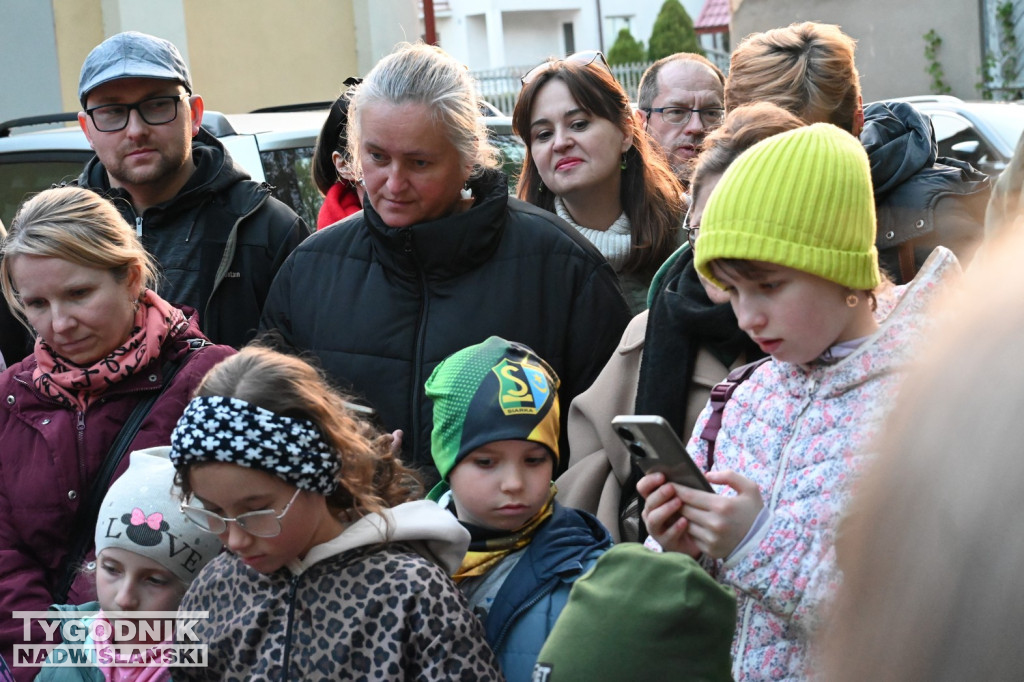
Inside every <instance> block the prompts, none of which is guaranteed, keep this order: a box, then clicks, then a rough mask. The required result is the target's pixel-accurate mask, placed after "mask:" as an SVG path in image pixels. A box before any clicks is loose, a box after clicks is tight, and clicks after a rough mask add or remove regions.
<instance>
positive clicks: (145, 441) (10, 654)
mask: <svg viewBox="0 0 1024 682" xmlns="http://www.w3.org/2000/svg"><path fill="white" fill-rule="evenodd" d="M156 274H157V273H156V268H155V266H154V263H153V261H152V260H151V258H150V256H149V255H148V254H147V253H146V252H145V251H144V250H143V248H142V246H141V244H140V243H139V241H138V239H137V238H136V237H135V233H134V231H133V230H132V228H131V227H130V226H129V225H128V224H127V223H125V222H124V220H123V219H122V218H121V216H120V214H119V213H118V212H117V210H116V209H115V208H114V207H113V205H112V204H110V203H109V202H107V201H106V200H105V199H103V198H102V197H100V196H99V195H97V194H95V193H93V192H90V191H88V190H84V189H80V188H74V187H62V188H56V189H51V190H47V191H45V192H41V193H40V194H38V195H36V196H35V197H33V198H32V199H29V200H28V201H27V202H26V203H25V204H23V205H22V207H21V208H20V209H19V211H18V214H17V216H15V218H14V221H13V223H12V224H11V228H10V234H9V235H8V237H7V238H6V240H5V241H4V243H3V251H2V260H0V288H2V290H3V294H4V298H5V299H6V300H7V303H8V304H9V305H10V306H11V309H12V310H13V311H15V313H16V314H17V315H18V316H19V317H20V318H21V319H22V320H23V321H25V322H26V323H27V325H28V326H30V328H31V329H32V330H33V331H34V334H35V347H34V351H33V353H32V354H31V355H29V356H28V357H27V358H25V359H24V360H23V361H21V362H19V363H15V364H13V365H12V366H11V367H9V368H8V369H7V370H6V371H4V373H3V374H0V656H2V657H3V658H5V659H6V660H8V661H10V662H11V667H12V669H13V671H14V674H15V678H16V679H18V680H23V679H31V678H32V677H33V676H34V675H35V672H36V671H35V669H34V667H31V666H29V667H25V666H22V665H19V658H18V657H17V656H15V655H14V651H13V648H14V647H15V646H16V645H20V644H33V643H44V641H45V639H44V637H43V631H42V629H41V628H39V626H38V625H37V624H33V625H34V626H35V627H33V628H32V629H31V631H30V637H29V638H28V639H29V640H31V641H25V640H26V638H25V636H24V634H23V628H22V621H21V620H20V619H19V620H15V619H14V618H13V616H12V612H14V611H45V610H46V609H47V607H49V605H50V604H52V603H53V602H54V601H61V596H62V595H59V594H57V592H59V591H60V585H61V583H62V578H63V576H64V575H65V572H66V570H67V568H68V566H67V565H66V564H69V563H71V562H70V561H69V559H68V554H69V551H70V548H71V546H72V544H73V542H74V539H75V538H74V537H72V528H74V527H75V522H76V515H77V514H79V513H80V512H81V510H82V509H83V507H85V506H86V498H87V497H89V493H90V489H91V487H92V485H93V480H94V479H95V478H96V476H97V474H98V472H99V470H100V468H101V464H102V462H103V460H104V459H105V457H106V456H107V453H108V451H109V450H110V449H111V445H112V444H113V442H114V440H115V439H116V438H117V435H118V433H119V432H120V430H121V428H122V426H123V425H124V423H125V422H126V420H127V419H128V416H129V414H131V412H132V409H133V408H134V407H135V406H136V405H137V404H138V403H139V402H141V401H143V400H145V399H146V398H147V397H149V396H152V395H153V394H154V393H157V394H158V395H159V398H158V399H157V400H156V402H155V403H154V404H153V405H152V407H151V409H150V410H149V412H148V413H147V415H146V417H145V418H144V420H143V421H142V423H141V425H140V427H139V429H138V432H137V434H136V435H135V437H134V438H133V439H132V441H131V443H130V446H129V448H128V450H127V452H131V451H132V450H141V449H143V448H148V447H151V446H155V445H166V444H169V443H170V434H171V430H172V429H173V428H174V425H175V423H176V422H177V420H178V417H179V416H181V413H182V412H183V411H184V408H185V405H186V403H187V402H188V400H189V398H190V397H191V395H192V392H193V389H194V388H195V387H196V386H197V385H198V384H199V381H200V380H201V379H202V377H203V376H204V375H205V374H206V371H207V370H208V369H209V368H210V367H212V366H213V365H214V364H216V363H217V362H218V361H220V360H221V359H223V358H225V357H227V356H228V355H230V354H232V353H233V352H234V351H233V350H232V349H231V348H229V347H228V346H211V345H209V342H208V341H207V340H206V337H205V336H203V334H202V332H201V331H200V330H199V325H198V321H197V319H196V316H195V314H194V311H191V310H189V309H184V310H183V309H180V308H177V307H175V306H173V305H171V304H169V303H167V302H166V301H164V300H163V299H162V298H160V297H159V296H157V295H156V293H155V292H154V291H153V290H152V289H151V288H150V287H151V286H152V285H153V283H154V282H155V281H156ZM174 368H177V373H176V374H174V375H173V378H172V379H171V380H170V382H169V383H168V385H167V387H166V389H165V390H164V391H163V393H159V392H160V391H161V389H162V388H163V384H164V377H165V375H166V374H169V373H170V372H171V371H173V369H174ZM127 465H128V457H127V456H125V457H124V458H123V459H122V460H121V464H120V466H118V467H117V469H116V470H115V473H114V476H113V478H115V479H116V478H117V476H118V475H120V474H121V473H122V472H123V471H124V469H125V468H126V467H127ZM103 492H104V491H100V492H99V494H100V496H102V494H103ZM82 532H85V533H88V536H89V537H90V538H91V537H92V535H93V528H92V527H91V524H90V527H88V528H86V529H84V530H83V531H82ZM89 544H90V545H91V542H90V543H89ZM91 559H92V549H91V547H90V549H89V550H88V552H87V553H86V557H85V562H86V563H87V562H88V561H90V560H91ZM71 568H72V569H77V568H78V566H72V567H71ZM95 598H96V597H95V590H94V587H93V584H92V580H91V579H90V578H89V576H88V575H86V574H84V573H79V574H78V575H77V576H76V577H75V580H74V582H73V583H72V584H71V587H70V590H69V592H68V595H67V598H66V602H67V603H72V604H78V603H82V602H87V601H91V600H94V599H95Z"/></svg>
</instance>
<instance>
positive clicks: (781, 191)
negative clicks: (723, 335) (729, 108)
mask: <svg viewBox="0 0 1024 682" xmlns="http://www.w3.org/2000/svg"><path fill="white" fill-rule="evenodd" d="M725 258H728V259H740V260H756V261H764V262H768V263H774V264H776V265H783V266H786V267H790V268H793V269H795V270H801V271H803V272H808V273H810V274H812V275H817V276H818V277H821V278H823V279H827V280H829V281H832V282H836V283H837V284H841V285H842V286H845V287H849V288H850V289H854V290H866V291H870V290H872V289H874V288H875V287H877V286H878V284H879V281H880V278H879V270H878V251H877V249H876V248H875V199H874V194H873V192H872V188H871V169H870V166H869V164H868V157H867V153H866V152H865V151H864V147H863V146H862V145H861V143H860V140H858V139H857V138H856V137H854V136H853V135H851V134H850V133H848V132H846V131H844V130H842V129H840V128H837V127H836V126H834V125H831V124H829V123H815V124H813V125H809V126H804V127H801V128H797V129H795V130H790V131H787V132H785V133H781V134H779V135H773V136H772V137H769V138H767V139H766V140H763V141H761V142H759V143H758V144H756V145H754V146H753V147H751V148H750V149H748V150H747V151H746V152H744V153H743V154H742V155H741V156H740V157H739V158H738V159H736V161H735V162H733V164H732V165H731V166H730V167H729V169H728V170H727V171H726V172H725V174H724V175H723V176H722V179H721V181H719V183H718V186H717V187H715V190H714V192H713V193H712V194H711V198H710V200H709V201H708V205H707V208H706V209H705V211H704V216H703V218H702V220H701V227H700V233H699V236H698V238H697V242H696V244H695V246H694V261H695V264H696V267H697V271H698V272H699V273H700V274H702V275H704V277H706V278H708V279H709V280H710V281H712V282H713V283H715V284H716V285H718V286H719V287H721V286H722V283H721V282H719V281H718V280H717V279H716V278H715V276H714V273H713V271H712V269H711V267H710V263H711V262H712V261H714V260H718V259H725Z"/></svg>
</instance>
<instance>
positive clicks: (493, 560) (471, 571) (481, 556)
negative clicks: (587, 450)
mask: <svg viewBox="0 0 1024 682" xmlns="http://www.w3.org/2000/svg"><path fill="white" fill-rule="evenodd" d="M557 492H558V488H556V487H555V484H554V483H552V484H551V491H550V492H549V493H548V499H547V502H545V503H544V506H543V507H541V508H540V511H538V512H537V513H536V514H534V515H533V517H532V518H531V519H530V520H529V521H527V522H526V523H525V524H523V525H522V526H521V527H520V528H519V529H518V530H515V531H512V532H511V533H509V534H508V535H502V536H501V537H497V538H489V539H482V540H472V541H470V543H469V551H468V552H466V557H465V558H464V559H463V560H462V565H461V566H459V570H457V571H456V572H455V575H453V576H452V580H454V581H455V582H460V581H462V580H463V579H465V578H471V577H474V576H480V575H486V574H487V572H488V571H490V570H491V569H492V568H494V567H495V566H497V565H498V564H499V563H501V561H502V559H504V558H505V557H507V556H508V555H509V554H511V553H512V552H515V551H516V550H520V549H522V548H523V547H526V546H527V545H528V544H530V541H531V540H533V535H534V533H536V532H537V529H538V528H540V526H541V524H542V523H544V522H545V521H547V520H548V518H549V517H550V516H551V514H552V513H553V512H554V501H555V493H557Z"/></svg>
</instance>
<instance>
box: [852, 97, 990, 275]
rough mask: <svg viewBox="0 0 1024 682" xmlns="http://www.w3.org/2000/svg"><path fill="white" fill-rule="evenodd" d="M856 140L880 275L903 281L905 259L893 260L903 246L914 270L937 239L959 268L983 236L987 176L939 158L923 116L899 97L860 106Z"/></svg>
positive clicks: (930, 128)
mask: <svg viewBox="0 0 1024 682" xmlns="http://www.w3.org/2000/svg"><path fill="white" fill-rule="evenodd" d="M860 140H861V142H862V143H863V144H864V148H865V149H866V150H867V152H868V159H869V160H870V162H871V181H872V184H873V185H874V188H875V208H876V211H877V214H878V233H877V237H876V239H875V243H876V245H877V246H878V255H879V260H880V262H881V264H882V267H884V268H885V270H886V272H888V273H889V274H890V275H891V276H892V277H893V278H894V279H896V280H897V283H898V284H905V283H906V282H907V281H909V279H910V277H908V276H907V272H908V267H907V266H908V265H909V263H907V264H905V265H904V266H903V267H901V265H900V261H899V251H900V246H901V245H902V244H905V243H911V244H912V246H913V255H914V265H913V271H914V272H916V271H917V270H918V269H919V268H920V267H921V264H922V263H924V261H925V259H926V258H928V254H930V253H931V252H932V249H934V248H935V247H936V246H938V245H940V244H941V245H942V246H945V247H947V248H949V249H950V250H952V251H953V253H955V254H956V256H957V258H958V259H959V260H960V262H961V264H963V265H964V266H966V265H967V263H968V262H969V261H970V259H971V257H972V256H973V255H974V251H975V250H976V249H977V248H978V246H980V245H981V239H982V237H983V235H984V224H985V208H986V206H987V205H988V198H989V194H990V193H991V189H992V188H991V183H990V182H989V179H988V177H987V176H986V175H985V174H984V173H981V172H980V171H978V170H976V169H975V168H974V167H972V166H971V165H970V164H969V163H964V162H963V161H957V160H956V159H950V158H947V157H939V156H938V145H937V144H936V142H935V133H934V132H933V130H932V124H931V121H930V120H929V119H928V117H927V116H925V115H923V114H921V113H920V112H918V111H917V109H915V108H914V107H913V106H911V105H910V104H907V103H906V102H875V103H874V104H870V105H868V106H867V107H866V108H865V109H864V130H863V131H861V134H860ZM908 255H909V254H908ZM911 276H912V273H911Z"/></svg>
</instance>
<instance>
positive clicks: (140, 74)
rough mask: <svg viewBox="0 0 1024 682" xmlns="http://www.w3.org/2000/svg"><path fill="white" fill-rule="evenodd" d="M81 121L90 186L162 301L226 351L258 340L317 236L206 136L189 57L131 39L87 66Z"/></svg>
mask: <svg viewBox="0 0 1024 682" xmlns="http://www.w3.org/2000/svg"><path fill="white" fill-rule="evenodd" d="M78 95H79V98H80V100H81V102H82V109H83V111H81V112H79V114H78V122H79V124H80V125H81V126H82V130H83V131H84V132H85V136H86V137H87V138H88V139H89V145H90V146H91V147H92V148H93V150H94V151H95V152H96V156H95V157H93V158H92V159H91V160H90V161H89V162H88V163H87V164H86V166H85V170H84V171H83V172H82V175H81V176H80V177H79V179H78V184H79V185H81V186H82V187H87V188H89V189H92V190H94V191H96V192H98V193H100V194H102V195H104V196H106V197H108V198H109V199H111V201H113V203H114V205H115V206H117V207H118V209H119V210H120V211H121V214H122V215H123V216H124V217H125V220H127V221H128V222H129V223H130V224H131V225H133V226H134V227H135V229H136V234H137V235H138V236H139V238H140V239H141V240H142V244H143V246H145V248H146V250H147V251H149V252H150V253H152V254H153V255H154V256H155V257H156V259H157V260H158V261H159V263H160V267H161V281H160V295H161V296H162V297H164V298H165V299H166V300H169V301H173V302H175V303H182V304H185V305H188V306H190V307H192V308H194V309H195V310H196V311H198V313H199V323H200V326H201V328H202V329H203V331H204V332H205V333H206V335H207V336H208V337H209V338H210V339H211V340H213V341H214V342H215V343H222V344H227V345H231V346H235V347H236V348H237V347H240V346H242V345H244V344H245V343H246V342H247V341H249V340H250V339H251V338H252V337H253V336H254V335H255V332H256V328H257V326H258V322H259V318H260V314H261V313H262V310H263V304H264V301H265V299H266V295H267V291H268V290H269V289H270V283H271V281H272V280H273V278H274V275H275V274H276V273H277V270H278V268H280V266H281V264H282V263H283V262H284V259H285V258H286V257H287V256H288V254H289V253H291V252H292V250H293V249H294V248H295V247H296V246H297V245H298V244H299V243H300V242H301V241H302V240H303V239H304V238H305V237H306V236H308V235H309V233H310V230H309V228H308V227H307V226H306V224H305V223H304V222H303V220H302V219H301V218H300V217H299V216H298V215H296V213H295V212H294V211H293V210H292V209H291V208H289V207H288V206H287V205H285V204H284V203H282V202H280V201H278V200H277V199H274V198H273V197H271V196H270V189H269V187H267V186H266V185H261V184H259V183H256V182H254V181H252V180H251V179H250V177H249V175H248V174H247V173H246V172H245V171H244V170H243V169H242V168H241V167H240V166H239V165H238V164H236V163H235V162H234V160H233V159H232V158H231V156H230V155H229V154H228V152H227V150H225V149H224V147H223V145H221V143H220V142H219V141H218V140H217V139H216V138H215V137H214V136H213V135H211V134H210V133H208V132H207V131H206V130H204V129H202V128H200V124H201V123H202V120H203V98H202V97H201V96H199V95H197V94H195V93H194V92H193V89H192V76H191V75H190V73H189V69H188V66H187V65H186V64H185V61H184V59H183V58H182V56H181V53H180V52H179V51H178V49H177V48H176V47H175V46H174V45H173V44H172V43H170V42H168V41H166V40H163V39H161V38H157V37H154V36H150V35H146V34H143V33H137V32H134V31H128V32H125V33H119V34H117V35H115V36H112V37H110V38H108V39H107V40H105V41H103V42H102V43H100V44H99V45H98V46H97V47H95V48H94V49H93V50H92V52H90V53H89V56H88V57H87V58H86V60H85V64H84V65H83V66H82V73H81V76H80V78H79V82H78Z"/></svg>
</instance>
